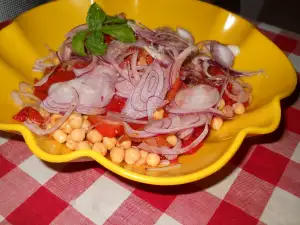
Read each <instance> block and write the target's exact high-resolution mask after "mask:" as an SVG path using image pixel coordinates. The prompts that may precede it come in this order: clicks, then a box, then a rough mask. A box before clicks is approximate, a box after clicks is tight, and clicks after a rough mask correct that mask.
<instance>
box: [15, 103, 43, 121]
mask: <svg viewBox="0 0 300 225" xmlns="http://www.w3.org/2000/svg"><path fill="white" fill-rule="evenodd" d="M13 119H14V120H17V121H19V122H25V121H26V120H27V119H29V120H31V121H32V122H34V123H38V124H42V123H44V121H45V119H44V118H43V117H42V116H41V114H40V113H39V112H38V111H37V110H35V109H34V108H32V107H24V108H23V109H21V111H20V112H18V113H17V114H16V115H14V116H13Z"/></svg>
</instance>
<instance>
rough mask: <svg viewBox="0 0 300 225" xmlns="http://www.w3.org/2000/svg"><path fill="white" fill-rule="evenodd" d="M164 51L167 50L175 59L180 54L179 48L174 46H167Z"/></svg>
mask: <svg viewBox="0 0 300 225" xmlns="http://www.w3.org/2000/svg"><path fill="white" fill-rule="evenodd" d="M164 51H165V52H167V53H168V54H169V55H170V56H171V57H172V58H173V59H175V58H177V57H178V55H179V52H178V50H177V49H176V48H175V47H174V46H166V47H165V48H164Z"/></svg>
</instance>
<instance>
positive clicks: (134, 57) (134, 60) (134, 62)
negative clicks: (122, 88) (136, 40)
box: [131, 51, 140, 84]
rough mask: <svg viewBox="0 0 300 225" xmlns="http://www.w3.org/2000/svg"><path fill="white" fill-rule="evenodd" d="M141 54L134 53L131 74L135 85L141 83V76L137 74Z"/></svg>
mask: <svg viewBox="0 0 300 225" xmlns="http://www.w3.org/2000/svg"><path fill="white" fill-rule="evenodd" d="M138 55H139V52H138V51H136V52H135V53H133V56H132V58H131V72H132V76H133V79H134V83H135V84H137V83H138V82H139V81H140V76H139V75H138V73H137V69H136V64H137V59H138Z"/></svg>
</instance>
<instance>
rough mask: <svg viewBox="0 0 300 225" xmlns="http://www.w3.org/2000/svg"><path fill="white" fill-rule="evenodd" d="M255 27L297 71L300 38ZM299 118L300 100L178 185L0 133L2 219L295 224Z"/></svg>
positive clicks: (74, 224)
mask: <svg viewBox="0 0 300 225" xmlns="http://www.w3.org/2000/svg"><path fill="white" fill-rule="evenodd" d="M258 27H259V28H260V29H261V30H262V32H263V33H264V34H265V35H267V36H268V37H269V38H270V39H272V40H273V41H274V42H275V43H276V44H277V45H278V46H279V47H280V48H281V49H282V50H283V51H284V52H286V54H287V55H288V57H289V59H290V60H291V61H292V62H293V64H294V66H295V68H296V70H297V71H298V72H300V36H297V35H295V34H291V33H287V32H286V31H283V30H281V29H280V28H277V27H273V26H269V25H267V24H259V25H258ZM297 97H299V96H297ZM297 97H296V99H297ZM299 118H300V99H299V98H298V100H297V101H296V102H295V103H294V104H293V105H292V106H289V107H288V108H287V109H285V110H284V120H283V123H282V126H281V127H280V128H279V129H278V130H277V131H276V132H275V133H273V134H270V135H266V136H263V137H258V138H256V139H252V140H250V139H248V140H246V141H245V143H244V144H243V145H242V147H241V149H239V151H238V153H237V154H236V155H235V156H234V158H233V159H232V160H231V161H230V163H228V165H226V166H225V167H224V168H223V169H222V170H221V171H219V172H217V173H216V174H214V175H212V176H210V177H208V178H205V179H203V180H200V181H198V182H195V183H191V184H187V185H181V186H176V187H157V186H150V185H142V184H137V183H134V182H131V181H129V180H125V179H121V178H119V177H117V176H116V175H114V174H112V173H110V172H109V171H107V170H106V169H104V168H102V167H101V166H100V165H98V164H97V163H94V162H92V163H69V164H55V165H51V164H47V163H45V162H42V161H40V160H39V159H37V158H36V157H35V156H34V155H32V153H31V151H30V150H29V149H28V148H27V146H26V145H25V144H24V142H23V141H22V140H18V139H17V137H9V136H7V135H6V134H2V137H1V139H0V142H1V146H0V224H2V225H4V224H5V225H7V224H12V225H27V224H28V225H35V224H37V225H46V224H51V225H90V224H106V225H112V224H115V225H123V224H124V225H127V224H137V225H140V224H143V225H148V224H149V225H151V224H157V225H158V224H159V225H178V224H186V225H206V224H209V225H220V224H226V225H233V224H237V225H241V224H243V225H255V224H259V225H262V224H270V225H276V224H278V225H279V224H281V225H298V224H300V119H299Z"/></svg>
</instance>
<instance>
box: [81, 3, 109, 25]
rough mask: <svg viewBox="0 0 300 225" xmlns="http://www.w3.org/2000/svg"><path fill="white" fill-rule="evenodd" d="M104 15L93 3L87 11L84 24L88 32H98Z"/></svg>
mask: <svg viewBox="0 0 300 225" xmlns="http://www.w3.org/2000/svg"><path fill="white" fill-rule="evenodd" d="M105 18H106V13H105V12H104V11H103V10H102V9H101V8H100V6H99V5H97V3H93V4H92V5H91V6H90V8H89V11H88V14H87V17H86V23H87V24H88V26H89V29H90V30H98V29H100V28H101V26H102V24H103V22H104V21H105Z"/></svg>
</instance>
